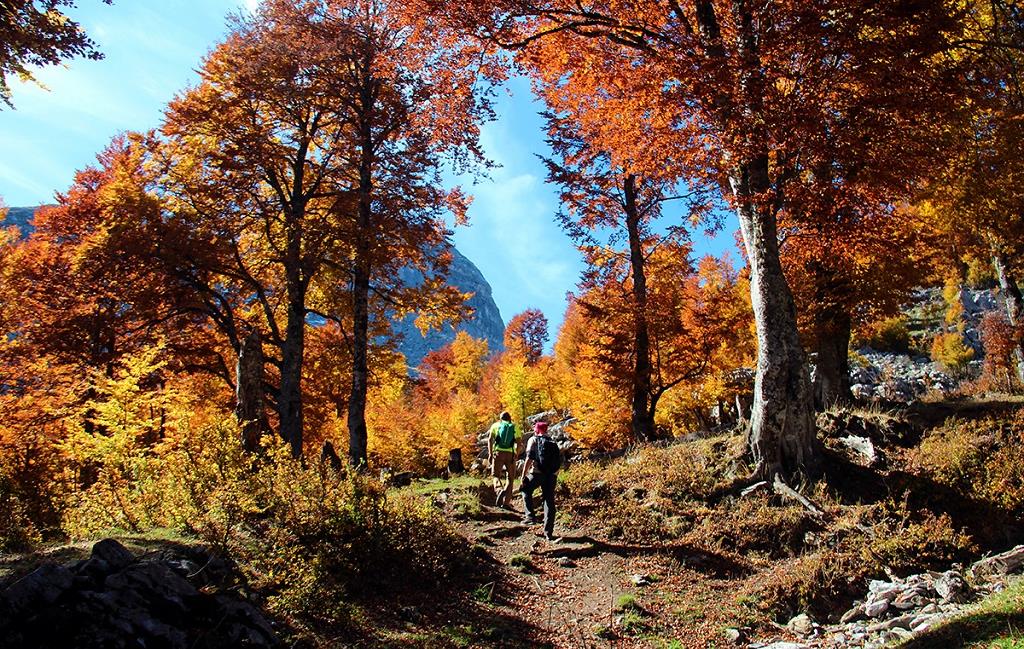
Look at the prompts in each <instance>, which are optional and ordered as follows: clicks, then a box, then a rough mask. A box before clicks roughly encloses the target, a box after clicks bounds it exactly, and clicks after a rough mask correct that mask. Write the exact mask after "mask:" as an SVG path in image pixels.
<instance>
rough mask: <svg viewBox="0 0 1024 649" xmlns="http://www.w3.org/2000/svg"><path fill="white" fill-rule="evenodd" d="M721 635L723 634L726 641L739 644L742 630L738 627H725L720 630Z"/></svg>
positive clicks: (741, 638) (741, 639)
mask: <svg viewBox="0 0 1024 649" xmlns="http://www.w3.org/2000/svg"><path fill="white" fill-rule="evenodd" d="M722 635H724V636H725V641H726V642H731V643H733V644H739V643H741V642H742V641H743V632H742V631H740V630H739V629H735V628H728V629H725V630H724V631H722Z"/></svg>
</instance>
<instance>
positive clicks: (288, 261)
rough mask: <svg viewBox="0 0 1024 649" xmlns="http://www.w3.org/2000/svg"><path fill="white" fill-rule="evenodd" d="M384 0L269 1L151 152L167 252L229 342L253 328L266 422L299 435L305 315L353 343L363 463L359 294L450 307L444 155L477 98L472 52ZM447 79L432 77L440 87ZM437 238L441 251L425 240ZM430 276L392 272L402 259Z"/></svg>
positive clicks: (408, 305) (393, 305)
mask: <svg viewBox="0 0 1024 649" xmlns="http://www.w3.org/2000/svg"><path fill="white" fill-rule="evenodd" d="M399 9H400V8H399V7H396V6H392V5H390V4H388V3H382V2H360V1H352V2H329V1H326V0H324V1H322V2H309V3H303V4H301V5H298V6H296V5H295V4H294V3H291V2H284V1H272V2H267V3H264V5H263V6H262V7H261V9H260V11H259V13H258V14H257V15H256V16H254V17H251V18H243V19H239V20H240V22H239V23H238V24H237V25H236V26H235V29H234V31H233V33H232V34H231V36H230V37H229V38H228V39H227V41H226V42H225V43H224V44H222V45H221V46H219V47H218V48H217V49H216V50H215V51H214V52H213V53H212V54H211V55H210V56H209V57H208V59H207V60H206V62H205V63H204V66H203V68H202V70H201V77H202V80H201V83H200V84H199V86H197V87H196V88H194V89H192V90H190V91H188V92H186V93H184V94H183V95H182V96H180V97H179V98H177V99H176V100H175V101H174V102H172V104H171V106H170V108H169V110H168V114H167V121H166V123H165V126H164V127H163V129H162V131H163V138H162V140H161V141H160V143H159V145H158V148H157V151H158V159H159V161H160V162H161V163H162V166H163V175H162V176H161V177H160V178H159V179H158V183H157V184H158V187H159V189H160V191H161V192H162V193H163V195H164V197H165V199H166V204H167V207H166V210H165V214H166V218H165V220H164V223H163V224H162V226H163V227H164V228H165V230H174V232H175V233H176V234H177V235H179V236H177V237H172V239H173V240H175V241H178V242H180V243H179V244H178V245H176V247H175V249H174V250H168V249H164V250H163V251H162V252H164V253H168V254H166V255H165V258H166V259H168V260H169V262H168V263H170V264H172V265H173V266H175V268H176V274H177V275H178V276H179V277H181V278H182V280H183V281H186V282H189V283H191V284H192V285H193V286H194V287H195V288H196V290H197V291H199V292H200V293H202V294H203V295H204V296H205V299H204V301H205V303H206V304H207V306H208V311H209V316H210V318H211V319H212V321H214V322H215V323H217V325H218V327H219V328H220V329H221V331H222V333H223V334H224V335H225V336H226V337H227V339H228V340H229V341H230V342H231V346H232V347H233V348H234V349H235V350H240V349H241V346H242V343H243V341H244V340H246V339H247V336H248V335H249V332H252V331H259V332H260V334H261V335H262V336H265V338H266V341H267V342H268V343H269V344H270V346H271V348H272V349H273V350H274V353H273V354H272V355H271V356H270V357H269V358H268V359H267V361H268V363H270V364H271V366H272V370H273V372H271V374H272V375H276V376H277V377H278V378H277V381H276V383H277V385H276V388H275V389H274V390H273V391H272V392H271V393H270V396H271V397H272V398H271V401H272V403H273V405H274V408H275V409H276V411H277V413H278V420H279V432H280V433H281V435H282V436H283V437H284V438H285V439H286V440H288V441H289V443H290V444H291V445H292V451H293V453H294V454H295V455H299V454H300V453H301V451H302V443H303V438H302V433H303V389H302V376H303V361H304V357H305V354H304V350H305V343H306V327H307V318H308V317H311V316H318V317H320V318H322V319H326V320H329V321H333V322H335V323H337V324H338V325H339V326H342V327H344V330H345V333H346V337H345V340H346V342H347V343H348V347H349V353H350V355H351V365H350V367H351V377H350V380H351V385H350V388H351V389H350V395H349V397H348V399H347V403H346V407H347V416H348V429H349V435H350V441H349V454H350V460H351V462H352V463H353V464H356V465H361V464H365V462H366V427H365V421H364V414H363V411H364V409H365V403H366V391H367V387H368V383H369V372H368V367H367V356H368V349H369V346H370V338H371V336H372V335H374V333H375V325H372V324H371V318H372V315H373V313H374V312H375V313H378V314H383V313H384V309H383V308H378V309H373V310H371V295H373V296H374V299H375V300H377V299H379V300H383V301H386V302H387V303H388V309H390V312H391V313H392V314H393V315H397V316H401V315H404V314H405V313H407V312H409V311H412V310H413V309H414V308H419V309H420V310H422V311H425V312H426V316H424V318H425V319H429V316H430V315H431V314H435V315H436V314H442V315H448V316H449V317H450V316H451V314H452V313H453V311H456V310H458V309H459V308H460V306H461V301H462V296H461V295H460V294H458V293H457V292H456V291H454V290H453V289H444V288H442V286H441V284H442V279H443V275H444V270H445V268H446V265H447V263H448V261H449V259H450V255H448V254H445V253H444V247H445V246H446V245H447V229H446V227H445V224H444V221H443V218H444V216H445V215H446V214H451V213H454V214H455V219H456V221H459V220H461V219H462V218H463V215H464V201H463V199H462V197H461V194H460V193H459V192H458V191H446V190H444V189H443V187H442V183H441V180H440V171H441V168H442V164H443V163H444V161H445V160H450V159H452V158H457V159H458V161H459V162H463V161H468V160H469V159H471V158H473V157H475V156H478V150H477V147H476V144H475V138H476V133H477V129H476V120H477V119H478V118H479V117H480V116H481V115H482V113H484V112H486V104H485V103H484V102H482V100H480V98H479V97H478V96H477V94H475V89H476V86H474V84H473V83H472V81H473V79H475V75H476V73H477V71H478V69H477V68H476V67H472V66H470V65H468V64H466V65H463V64H464V63H466V60H464V59H463V58H460V57H465V56H468V54H467V53H466V52H465V51H464V50H462V49H459V48H457V47H454V48H446V47H445V46H446V45H457V43H450V42H447V41H444V40H441V39H440V36H439V34H438V33H437V32H436V30H431V29H430V25H417V24H415V23H412V22H409V19H410V16H409V15H408V14H405V13H403V12H401V11H399ZM442 88H443V90H442ZM438 251H441V252H438ZM406 266H412V267H416V268H418V269H419V270H421V271H422V272H423V274H424V276H425V277H427V278H428V279H427V280H425V281H424V282H423V283H422V284H421V285H419V286H416V287H403V286H402V285H401V284H400V282H399V278H398V272H397V271H398V269H399V268H401V267H406Z"/></svg>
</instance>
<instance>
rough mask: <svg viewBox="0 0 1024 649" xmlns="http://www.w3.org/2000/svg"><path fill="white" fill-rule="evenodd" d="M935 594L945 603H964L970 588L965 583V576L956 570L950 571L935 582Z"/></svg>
mask: <svg viewBox="0 0 1024 649" xmlns="http://www.w3.org/2000/svg"><path fill="white" fill-rule="evenodd" d="M935 592H936V593H938V594H939V597H941V598H942V601H944V602H962V601H964V600H965V599H966V598H967V595H968V593H969V592H970V587H969V586H968V585H967V582H966V581H964V578H963V575H961V574H960V573H959V572H957V571H955V570H949V571H947V572H944V573H942V576H941V577H939V578H938V579H936V580H935Z"/></svg>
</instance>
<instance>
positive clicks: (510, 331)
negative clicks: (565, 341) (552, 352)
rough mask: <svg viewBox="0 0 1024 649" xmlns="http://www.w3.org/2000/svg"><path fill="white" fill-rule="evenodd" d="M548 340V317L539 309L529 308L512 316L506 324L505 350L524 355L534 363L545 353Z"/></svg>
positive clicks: (528, 360) (529, 363)
mask: <svg viewBox="0 0 1024 649" xmlns="http://www.w3.org/2000/svg"><path fill="white" fill-rule="evenodd" d="M547 341H548V319H547V318H545V317H544V314H543V313H541V311H540V310H539V309H527V310H526V311H523V312H522V313H517V314H516V315H514V316H512V319H511V320H509V321H508V325H506V326H505V339H504V343H505V351H506V353H509V354H515V355H518V356H522V357H523V358H524V359H526V363H527V364H528V365H534V364H536V363H537V361H539V360H540V357H541V356H543V355H544V344H545V343H547Z"/></svg>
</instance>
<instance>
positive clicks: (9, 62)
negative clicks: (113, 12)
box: [0, 0, 111, 107]
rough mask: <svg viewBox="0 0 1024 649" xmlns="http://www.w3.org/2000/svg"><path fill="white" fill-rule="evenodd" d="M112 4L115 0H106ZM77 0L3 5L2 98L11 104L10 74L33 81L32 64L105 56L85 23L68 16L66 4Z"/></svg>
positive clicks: (0, 17)
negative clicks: (79, 57)
mask: <svg viewBox="0 0 1024 649" xmlns="http://www.w3.org/2000/svg"><path fill="white" fill-rule="evenodd" d="M103 2H104V4H110V3H111V0H103ZM74 5H75V2H74V0H10V1H8V2H4V3H2V4H0V99H2V100H3V102H4V103H5V104H7V106H8V107H13V104H12V103H11V87H10V85H9V84H8V81H7V79H8V77H9V76H10V75H14V76H17V77H18V78H19V79H21V80H23V81H25V80H27V81H32V80H33V79H34V78H35V77H34V76H33V74H32V67H37V66H44V65H56V64H58V63H60V62H61V61H63V60H64V59H67V58H73V57H76V56H82V57H85V58H87V59H93V60H96V59H101V58H103V55H102V54H101V53H100V52H99V51H98V50H97V49H96V44H95V43H94V42H93V41H92V39H91V38H89V36H88V35H87V34H86V33H85V31H84V30H83V29H82V26H81V25H80V24H79V23H78V22H76V21H74V20H71V19H70V18H68V16H67V15H66V14H65V13H64V12H63V9H64V7H73V6H74Z"/></svg>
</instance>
